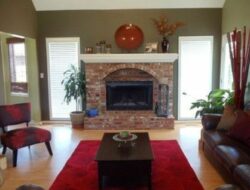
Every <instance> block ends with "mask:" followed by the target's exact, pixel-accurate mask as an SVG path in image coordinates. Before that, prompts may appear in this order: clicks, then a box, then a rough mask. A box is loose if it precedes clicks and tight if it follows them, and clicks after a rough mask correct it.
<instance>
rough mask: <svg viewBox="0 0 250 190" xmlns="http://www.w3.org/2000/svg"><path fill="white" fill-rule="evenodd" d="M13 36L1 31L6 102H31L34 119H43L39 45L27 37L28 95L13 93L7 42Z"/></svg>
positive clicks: (0, 39) (2, 76)
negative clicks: (38, 57)
mask: <svg viewBox="0 0 250 190" xmlns="http://www.w3.org/2000/svg"><path fill="white" fill-rule="evenodd" d="M9 37H12V36H11V35H10V34H5V33H1V34H0V41H1V47H2V60H1V61H0V63H1V65H0V67H1V69H0V71H3V72H2V75H0V76H1V78H0V79H1V81H2V83H1V84H0V85H2V87H3V88H2V89H4V91H3V92H4V94H3V96H4V101H3V102H4V104H14V103H22V102H31V108H32V115H31V116H32V120H34V121H40V120H41V111H40V110H41V109H40V91H39V79H38V76H39V73H38V61H37V47H36V40H34V39H31V38H25V44H26V57H27V76H28V89H29V92H28V95H27V96H20V95H13V94H11V92H10V75H9V73H10V72H9V71H10V68H9V60H8V45H7V44H6V38H9Z"/></svg>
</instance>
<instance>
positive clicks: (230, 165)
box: [214, 145, 250, 172]
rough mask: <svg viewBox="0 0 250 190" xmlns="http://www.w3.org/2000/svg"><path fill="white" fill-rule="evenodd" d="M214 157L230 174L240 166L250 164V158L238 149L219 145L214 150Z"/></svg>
mask: <svg viewBox="0 0 250 190" xmlns="http://www.w3.org/2000/svg"><path fill="white" fill-rule="evenodd" d="M214 155H215V156H216V157H217V158H218V161H219V162H220V164H222V165H223V166H224V168H226V169H227V170H228V171H229V172H232V171H233V169H234V168H235V167H236V166H237V165H239V164H250V157H249V156H248V155H247V153H246V152H244V151H243V150H242V149H240V148H238V147H233V146H229V145H218V146H216V147H215V148H214Z"/></svg>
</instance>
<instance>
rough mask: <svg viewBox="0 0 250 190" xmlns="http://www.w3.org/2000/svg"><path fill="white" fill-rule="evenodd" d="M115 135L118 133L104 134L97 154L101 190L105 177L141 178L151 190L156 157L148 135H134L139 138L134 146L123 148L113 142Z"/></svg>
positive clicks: (134, 142) (129, 145)
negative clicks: (153, 161) (153, 165)
mask: <svg viewBox="0 0 250 190" xmlns="http://www.w3.org/2000/svg"><path fill="white" fill-rule="evenodd" d="M115 134H117V133H104V136H103V138H102V141H101V144H100V147H99V149H98V151H97V154H96V159H95V160H96V161H97V163H98V182H99V189H102V188H103V178H104V177H107V178H109V179H110V180H112V178H116V179H117V177H118V178H120V179H126V178H131V177H134V178H135V179H136V178H138V179H139V178H140V180H141V179H142V180H143V182H144V181H145V182H146V184H147V186H148V189H151V188H152V187H151V173H152V170H151V165H152V160H153V159H154V156H153V152H152V149H151V145H150V140H149V135H148V133H133V134H135V135H137V137H138V138H137V139H136V140H135V141H133V143H132V144H128V145H126V146H122V147H119V146H118V145H119V143H118V142H116V141H114V140H113V138H112V137H113V136H114V135H115ZM127 143H130V142H127Z"/></svg>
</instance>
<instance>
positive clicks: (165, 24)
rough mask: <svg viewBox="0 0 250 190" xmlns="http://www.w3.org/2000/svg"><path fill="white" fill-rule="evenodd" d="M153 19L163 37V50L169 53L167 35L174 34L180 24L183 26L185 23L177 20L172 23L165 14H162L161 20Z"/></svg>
mask: <svg viewBox="0 0 250 190" xmlns="http://www.w3.org/2000/svg"><path fill="white" fill-rule="evenodd" d="M152 20H153V22H154V24H155V26H156V29H157V31H158V32H159V34H160V35H161V36H162V37H163V39H162V42H161V47H162V52H163V53H167V52H168V50H169V41H168V38H167V37H168V36H171V35H173V34H174V33H175V31H176V29H177V28H179V27H180V26H183V25H184V23H182V22H175V23H172V24H170V23H169V21H168V19H167V18H166V17H164V16H161V17H160V18H159V20H157V19H152Z"/></svg>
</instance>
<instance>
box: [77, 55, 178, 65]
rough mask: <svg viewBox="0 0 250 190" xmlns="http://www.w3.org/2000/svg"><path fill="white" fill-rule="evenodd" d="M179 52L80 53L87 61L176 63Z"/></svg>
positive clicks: (81, 57)
mask: <svg viewBox="0 0 250 190" xmlns="http://www.w3.org/2000/svg"><path fill="white" fill-rule="evenodd" d="M177 59H178V54H177V53H130V54H125V53H123V54H80V60H83V61H84V62H85V63H174V62H175V61H176V60H177Z"/></svg>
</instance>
